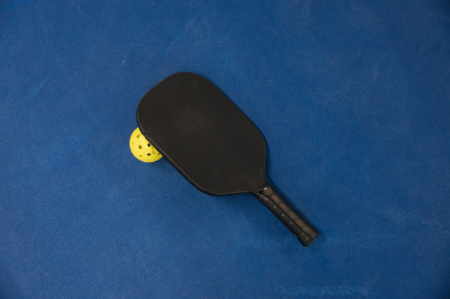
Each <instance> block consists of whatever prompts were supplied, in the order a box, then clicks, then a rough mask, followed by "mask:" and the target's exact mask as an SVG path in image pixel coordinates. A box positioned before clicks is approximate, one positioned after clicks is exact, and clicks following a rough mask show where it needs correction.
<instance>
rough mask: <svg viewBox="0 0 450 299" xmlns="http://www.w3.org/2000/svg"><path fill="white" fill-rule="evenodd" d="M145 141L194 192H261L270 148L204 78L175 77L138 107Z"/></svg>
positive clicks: (221, 193)
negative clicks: (171, 166) (196, 190)
mask: <svg viewBox="0 0 450 299" xmlns="http://www.w3.org/2000/svg"><path fill="white" fill-rule="evenodd" d="M137 122H138V126H139V128H140V130H141V132H142V133H143V134H144V136H145V138H147V140H148V141H149V142H150V143H151V144H152V145H153V146H154V147H155V148H156V149H157V150H158V151H159V152H160V153H161V154H162V155H163V156H164V157H165V158H166V159H167V160H168V161H169V162H170V163H171V164H172V165H173V166H174V167H175V168H176V169H177V170H178V171H179V172H180V173H181V174H182V175H183V176H184V177H185V178H186V179H187V180H188V181H189V182H190V183H191V184H192V185H194V186H195V187H196V188H198V189H199V190H200V191H202V192H205V193H208V194H211V195H228V194H236V193H245V192H253V193H255V192H257V191H259V190H261V188H262V187H263V186H264V184H265V183H266V181H265V178H264V171H265V160H266V145H265V142H264V138H263V136H262V134H261V132H260V131H259V130H258V128H257V127H256V126H255V125H254V124H253V123H252V122H251V121H250V119H248V118H247V116H245V115H244V114H243V113H242V112H241V111H240V110H239V109H238V108H237V107H236V106H235V105H234V104H233V103H232V102H231V101H230V100H229V99H228V98H227V97H226V96H225V95H224V94H223V93H222V92H221V91H220V90H218V89H217V88H216V87H215V86H214V85H213V84H212V83H211V82H209V81H208V80H206V79H205V78H203V77H201V76H199V75H196V74H192V73H177V74H174V75H171V76H169V77H168V78H166V79H164V80H163V81H162V82H161V83H159V84H158V85H156V86H155V87H154V88H153V89H151V90H150V91H149V92H148V93H147V94H146V95H145V96H144V97H143V98H142V99H141V102H140V103H139V106H138V109H137Z"/></svg>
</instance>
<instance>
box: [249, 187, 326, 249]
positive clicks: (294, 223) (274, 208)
mask: <svg viewBox="0 0 450 299" xmlns="http://www.w3.org/2000/svg"><path fill="white" fill-rule="evenodd" d="M254 195H255V197H256V198H257V199H258V200H259V201H260V202H261V203H262V204H263V205H264V206H265V207H266V208H268V209H269V210H270V211H271V212H272V213H273V214H274V215H275V216H276V217H277V218H278V219H279V220H280V221H281V222H282V223H283V224H284V225H285V226H286V227H287V228H288V229H289V230H290V231H291V232H292V233H293V234H294V235H295V236H296V237H297V239H298V240H299V241H300V244H302V245H303V246H304V247H306V246H308V245H309V244H311V243H312V242H313V241H314V239H315V238H316V237H317V236H318V235H319V232H318V231H317V230H316V229H315V228H314V227H312V226H311V225H309V224H308V223H306V221H305V220H303V219H302V218H301V217H300V216H299V215H298V214H297V213H296V212H295V211H294V210H293V209H292V208H291V207H290V206H289V205H288V204H287V203H286V202H285V201H284V199H283V198H281V196H280V195H279V194H278V193H277V192H275V190H274V189H273V188H272V186H270V185H269V184H266V185H264V187H263V188H262V189H261V190H260V191H258V192H256V193H254Z"/></svg>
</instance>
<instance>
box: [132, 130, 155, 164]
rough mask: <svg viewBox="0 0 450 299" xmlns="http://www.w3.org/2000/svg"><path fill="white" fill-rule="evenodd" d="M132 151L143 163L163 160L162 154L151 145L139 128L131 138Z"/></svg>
mask: <svg viewBox="0 0 450 299" xmlns="http://www.w3.org/2000/svg"><path fill="white" fill-rule="evenodd" d="M130 150H131V152H132V153H133V155H134V156H135V157H136V158H137V159H138V160H141V161H142V162H147V163H149V162H155V161H158V160H159V159H161V158H162V156H161V154H160V153H158V151H157V150H156V149H155V148H154V147H153V145H151V144H150V143H149V142H148V141H147V139H145V137H144V135H142V133H141V131H140V130H139V128H136V130H134V132H133V134H131V137H130Z"/></svg>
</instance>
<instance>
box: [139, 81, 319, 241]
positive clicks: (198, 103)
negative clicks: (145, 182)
mask: <svg viewBox="0 0 450 299" xmlns="http://www.w3.org/2000/svg"><path fill="white" fill-rule="evenodd" d="M136 117H137V123H138V126H139V129H140V131H141V133H142V134H143V135H144V137H145V138H146V139H147V140H148V141H149V143H151V145H153V146H154V147H155V148H156V150H157V151H159V153H161V154H162V155H163V156H164V157H165V158H166V159H167V160H168V161H169V162H170V163H171V164H172V165H173V166H174V167H175V169H177V170H178V171H179V172H180V173H181V174H182V175H183V176H184V177H185V178H186V179H187V180H188V181H189V182H190V183H191V184H192V185H193V186H194V187H196V188H197V189H199V190H200V191H202V192H204V193H207V194H210V195H217V196H220V195H231V194H239V193H251V194H253V195H254V196H255V197H256V198H257V199H258V200H259V201H260V202H262V203H263V204H264V206H266V207H267V208H268V209H269V210H270V211H271V212H272V213H273V214H274V215H275V216H276V217H277V218H278V219H279V220H280V221H281V222H282V223H283V224H284V225H285V226H286V227H287V228H288V229H289V230H290V231H291V232H292V233H293V234H294V235H296V236H297V239H298V240H299V241H300V243H301V244H302V245H303V246H308V245H309V244H311V243H312V242H313V241H314V239H315V238H316V237H317V235H318V232H317V230H316V229H314V228H313V227H312V226H310V225H309V224H307V223H306V221H304V220H303V219H302V218H301V217H300V216H299V215H298V214H297V213H296V212H295V211H294V210H293V209H292V208H291V207H290V206H289V205H288V204H287V203H286V202H285V201H284V200H283V199H282V198H281V196H280V195H279V194H277V193H276V192H275V190H274V189H273V188H272V187H271V186H270V185H269V184H268V183H267V182H266V179H265V175H264V173H265V162H266V145H265V142H264V138H263V135H262V134H261V132H260V131H259V129H258V128H257V127H256V126H255V125H254V124H253V123H252V122H251V121H250V119H248V118H247V116H245V115H244V113H242V112H241V111H240V110H239V109H238V108H237V107H236V106H235V105H234V104H233V103H232V102H231V101H230V100H229V99H228V98H227V97H226V96H225V95H224V94H223V93H222V92H221V91H220V90H219V89H217V88H216V87H215V86H214V85H213V84H212V83H211V82H209V81H208V80H207V79H205V78H203V77H201V76H199V75H196V74H192V73H177V74H173V75H171V76H169V77H167V78H166V79H164V80H163V81H162V82H160V83H159V84H158V85H156V86H155V87H154V88H152V89H151V90H150V91H149V92H148V93H147V94H146V95H145V96H144V97H143V98H142V99H141V101H140V103H139V105H138V108H137V114H136Z"/></svg>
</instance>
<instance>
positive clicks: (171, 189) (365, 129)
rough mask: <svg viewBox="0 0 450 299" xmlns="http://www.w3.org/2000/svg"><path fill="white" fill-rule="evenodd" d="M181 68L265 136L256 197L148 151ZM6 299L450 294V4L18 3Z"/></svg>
mask: <svg viewBox="0 0 450 299" xmlns="http://www.w3.org/2000/svg"><path fill="white" fill-rule="evenodd" d="M176 72H192V73H196V74H199V75H201V76H204V77H206V78H207V79H208V80H210V81H211V82H212V83H214V85H216V86H217V87H219V88H220V89H221V90H222V92H223V93H224V94H226V95H227V97H228V98H229V99H230V100H231V101H233V102H234V103H235V104H236V105H237V106H238V107H239V108H240V109H241V110H242V111H243V112H244V113H245V114H246V115H247V116H248V117H249V118H250V119H251V120H252V121H253V122H254V123H255V124H256V125H257V126H258V128H259V129H260V130H261V132H262V133H263V134H264V137H265V140H266V143H267V164H266V174H267V177H268V181H269V182H270V183H271V184H273V186H274V187H276V189H277V190H279V191H280V193H281V194H282V195H283V196H284V197H285V198H286V200H287V201H288V202H289V203H290V204H291V205H292V206H293V207H294V208H295V209H296V210H298V211H300V212H301V214H302V215H304V216H305V217H306V218H307V219H308V220H309V222H310V223H312V224H313V225H314V226H315V227H316V228H317V229H318V230H319V232H320V235H319V237H318V238H317V239H316V241H315V242H314V243H313V244H312V245H310V246H309V247H306V248H303V247H302V246H301V245H300V244H299V243H298V241H297V240H296V238H295V236H293V235H292V234H291V233H290V232H289V231H288V230H287V229H286V228H285V227H284V226H283V225H282V223H281V222H280V221H279V220H278V219H277V218H276V217H274V216H273V215H272V214H271V213H270V212H269V211H268V210H267V209H266V208H265V207H264V206H263V205H262V204H261V203H260V202H258V200H256V199H255V198H254V197H253V196H251V195H249V194H241V195H235V196H225V197H211V196H208V195H206V194H203V193H201V192H199V191H198V190H196V189H195V188H194V187H193V186H191V185H190V184H189V183H188V182H187V181H186V180H185V179H184V178H183V177H182V176H181V175H180V174H179V173H178V172H177V171H176V170H175V169H174V168H173V167H172V166H171V165H170V164H169V163H168V162H167V160H165V159H162V160H160V161H158V162H156V163H152V164H146V163H142V162H140V161H138V160H137V159H136V158H134V157H133V155H132V154H131V152H130V148H129V144H128V141H129V137H130V135H131V133H132V132H133V130H134V129H135V128H136V127H137V124H136V108H137V104H138V103H139V101H140V99H141V98H142V96H143V95H144V94H145V93H146V92H147V91H148V90H150V89H151V88H152V87H154V86H155V85H156V84H157V83H159V82H160V81H161V80H163V79H164V78H166V77H167V76H169V75H171V74H173V73H176ZM0 136H1V142H0V154H1V155H0V298H24V299H25V298H177V299H178V298H209V299H211V298H227V299H228V298H252V299H253V298H256V299H260V298H286V299H292V298H383V299H384V298H408V299H409V298H449V297H450V2H449V1H444V0H427V1H426V0H417V1H384V0H378V1H364V0H362V1H351V0H342V1H308V0H305V1H294V0H292V1H243V0H241V1H230V0H228V1H197V0H192V1H156V0H154V1H150V0H146V1H143V0H142V1H131V0H129V1H118V0H111V1H106V0H99V1H88V0H84V1H81V0H74V1H62V0H60V1H50V0H35V1H23V0H22V1H16V0H3V1H0Z"/></svg>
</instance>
